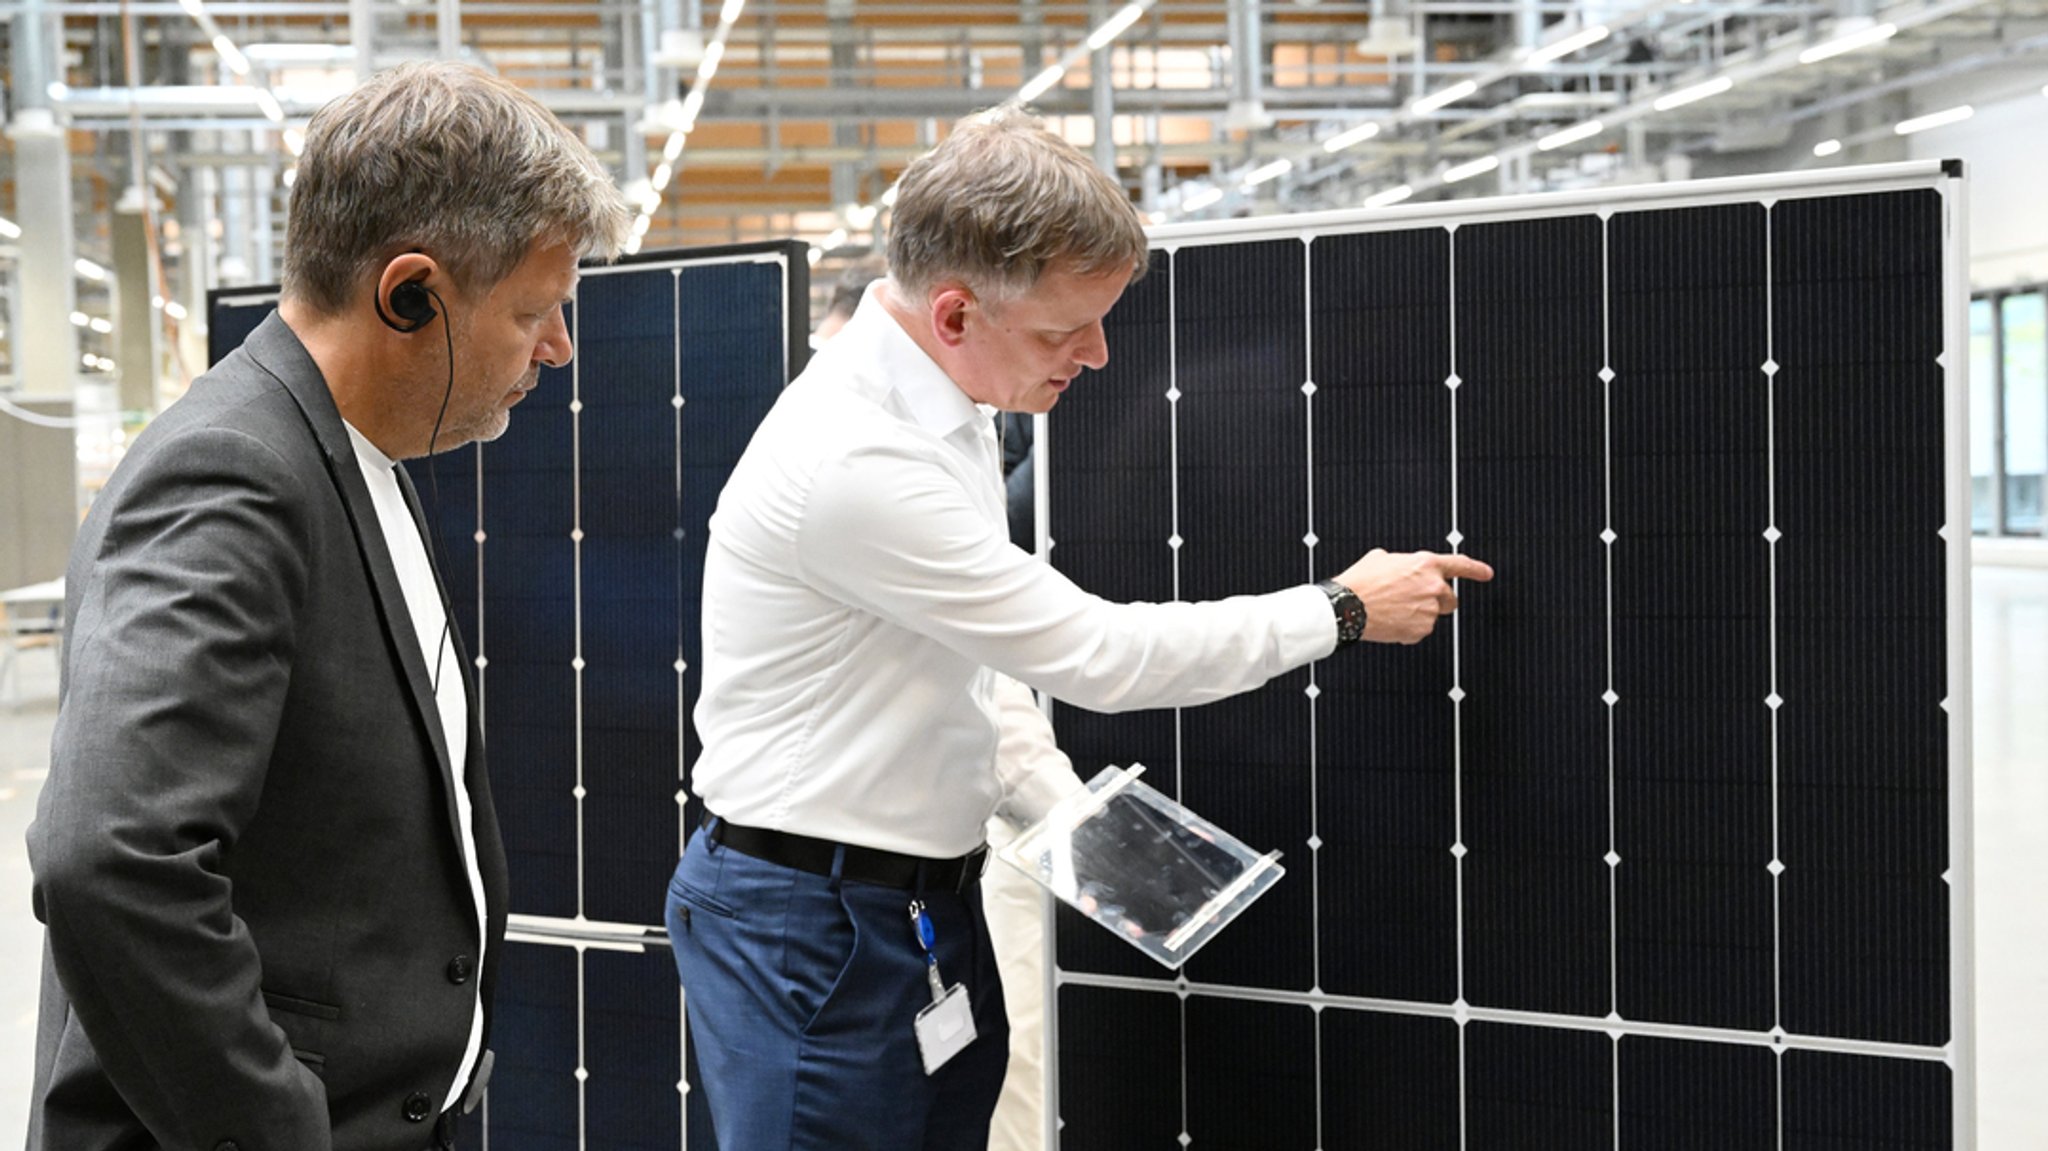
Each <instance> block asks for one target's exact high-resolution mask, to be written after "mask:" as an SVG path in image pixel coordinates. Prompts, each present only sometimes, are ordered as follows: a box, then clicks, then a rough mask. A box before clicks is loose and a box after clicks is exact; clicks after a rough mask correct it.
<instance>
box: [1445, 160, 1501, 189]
mask: <svg viewBox="0 0 2048 1151" xmlns="http://www.w3.org/2000/svg"><path fill="white" fill-rule="evenodd" d="M1498 167H1500V157H1499V156H1482V157H1480V158H1479V159H1477V160H1473V161H1471V162H1470V163H1466V164H1459V165H1456V166H1455V167H1450V168H1445V169H1444V183H1446V184H1455V183H1457V182H1458V181H1460V180H1469V179H1471V178H1472V177H1474V176H1481V175H1484V174H1486V173H1488V172H1491V171H1493V170H1494V169H1495V168H1498Z"/></svg>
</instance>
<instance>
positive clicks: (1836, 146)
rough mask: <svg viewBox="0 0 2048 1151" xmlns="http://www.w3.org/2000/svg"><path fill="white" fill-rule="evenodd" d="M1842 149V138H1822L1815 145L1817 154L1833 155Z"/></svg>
mask: <svg viewBox="0 0 2048 1151" xmlns="http://www.w3.org/2000/svg"><path fill="white" fill-rule="evenodd" d="M1841 150H1842V142H1841V141H1840V140H1822V141H1821V142H1820V143H1818V144H1815V145H1814V146H1813V154H1814V155H1816V156H1832V155H1834V154H1835V153H1837V152H1839V151H1841Z"/></svg>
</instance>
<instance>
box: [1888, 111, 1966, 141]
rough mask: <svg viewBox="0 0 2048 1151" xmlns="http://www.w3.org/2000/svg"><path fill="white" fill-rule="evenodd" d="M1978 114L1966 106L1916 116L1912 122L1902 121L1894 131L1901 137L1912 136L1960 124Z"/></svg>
mask: <svg viewBox="0 0 2048 1151" xmlns="http://www.w3.org/2000/svg"><path fill="white" fill-rule="evenodd" d="M1976 114H1977V110H1976V109H1975V108H1972V107H1970V106H1969V105H1968V104H1964V105H1961V106H1960V107H1955V108H1948V109H1944V110H1943V111H1940V112H1929V113H1928V114H1927V115H1925V116H1915V117H1913V118H1912V119H1910V120H1901V121H1899V122H1898V124H1897V125H1896V126H1894V127H1893V128H1892V131H1894V132H1897V133H1898V134H1899V135H1901V136H1910V135H1912V134H1913V133H1915V132H1925V131H1926V130H1928V129H1929V128H1939V127H1942V126H1943V125H1946V124H1960V123H1962V122H1963V121H1964V120H1967V119H1969V118H1970V117H1972V116H1974V115H1976Z"/></svg>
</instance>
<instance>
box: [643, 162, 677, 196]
mask: <svg viewBox="0 0 2048 1151" xmlns="http://www.w3.org/2000/svg"><path fill="white" fill-rule="evenodd" d="M675 178H676V169H675V165H673V164H670V163H668V162H666V161H663V162H662V163H660V164H657V165H656V166H655V168H654V175H653V176H651V177H649V178H648V184H649V185H650V186H651V187H653V189H654V190H655V191H656V192H660V191H661V190H663V189H664V188H667V187H668V182H669V181H670V180H673V179H675Z"/></svg>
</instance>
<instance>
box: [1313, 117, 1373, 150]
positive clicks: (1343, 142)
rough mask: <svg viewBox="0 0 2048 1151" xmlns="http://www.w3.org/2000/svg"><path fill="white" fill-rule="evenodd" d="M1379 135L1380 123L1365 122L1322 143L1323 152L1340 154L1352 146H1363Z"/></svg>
mask: <svg viewBox="0 0 2048 1151" xmlns="http://www.w3.org/2000/svg"><path fill="white" fill-rule="evenodd" d="M1379 134H1380V122H1379V121H1378V120H1367V121H1366V122H1365V123H1363V124H1360V125H1359V126H1358V127H1356V128H1347V129H1345V130H1344V131H1342V132H1339V133H1337V134H1336V135H1334V136H1332V137H1330V138H1329V139H1327V140H1325V141H1323V151H1325V152H1342V151H1343V150H1344V149H1346V148H1349V147H1350V146H1352V145H1353V144H1363V143H1364V142H1366V141H1367V140H1370V139H1372V138H1373V137H1374V136H1377V135H1379Z"/></svg>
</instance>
